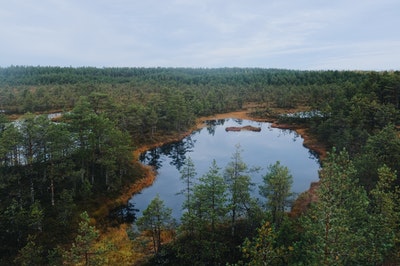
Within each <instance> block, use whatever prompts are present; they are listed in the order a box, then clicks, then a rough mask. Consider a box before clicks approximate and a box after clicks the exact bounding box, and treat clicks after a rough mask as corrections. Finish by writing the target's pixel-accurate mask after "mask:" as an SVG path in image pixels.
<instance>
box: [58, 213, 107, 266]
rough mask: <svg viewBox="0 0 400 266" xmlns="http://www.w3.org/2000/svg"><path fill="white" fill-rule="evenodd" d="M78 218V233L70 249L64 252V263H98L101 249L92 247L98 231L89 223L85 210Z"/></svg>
mask: <svg viewBox="0 0 400 266" xmlns="http://www.w3.org/2000/svg"><path fill="white" fill-rule="evenodd" d="M80 218H81V221H80V222H79V228H78V235H77V236H76V237H75V240H74V242H73V243H72V247H71V249H70V250H68V251H66V252H65V253H64V255H63V259H64V263H65V264H67V265H99V264H98V263H99V260H100V259H101V258H100V257H99V255H100V253H101V251H100V250H96V249H95V248H94V244H95V242H96V240H97V239H98V237H99V231H98V230H97V229H96V227H95V226H93V225H91V224H90V217H89V215H88V214H87V212H83V213H81V215H80Z"/></svg>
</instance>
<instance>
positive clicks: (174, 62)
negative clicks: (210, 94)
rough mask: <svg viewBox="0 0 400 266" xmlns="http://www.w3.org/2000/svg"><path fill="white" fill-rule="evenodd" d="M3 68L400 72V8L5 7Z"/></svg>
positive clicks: (194, 0) (47, 3)
mask: <svg viewBox="0 0 400 266" xmlns="http://www.w3.org/2000/svg"><path fill="white" fill-rule="evenodd" d="M0 4H1V5H0V66H2V67H6V66H10V65H33V66H37V65H41V66H49V65H50V66H73V67H79V66H95V67H158V66H160V67H262V68H285V69H301V70H303V69H304V70H308V69H312V70H315V69H316V70H319V69H339V70H400V1H399V0H0Z"/></svg>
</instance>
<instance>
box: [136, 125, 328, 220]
mask: <svg viewBox="0 0 400 266" xmlns="http://www.w3.org/2000/svg"><path fill="white" fill-rule="evenodd" d="M248 125H249V126H252V127H259V128H261V131H259V132H254V131H235V132H227V131H226V130H225V129H226V128H227V127H241V126H248ZM237 145H240V147H241V150H242V152H241V158H242V159H243V161H244V162H245V163H246V164H247V166H248V167H249V168H251V167H259V168H260V170H259V171H258V172H255V173H252V174H251V177H252V182H253V183H254V184H255V186H254V190H253V192H252V195H253V197H258V198H259V197H260V196H259V194H258V186H259V185H260V184H262V176H263V175H265V174H266V173H267V168H268V166H269V165H271V164H274V163H275V162H276V161H280V163H281V165H284V166H286V167H288V168H289V171H290V173H291V175H292V176H293V185H292V191H293V192H295V193H298V194H300V193H302V192H304V191H306V190H308V189H309V187H310V184H311V183H312V182H314V181H317V180H318V170H319V168H320V164H319V160H318V156H317V155H316V154H315V153H314V152H313V151H311V150H309V149H308V148H306V147H304V146H303V139H302V138H301V136H299V135H298V134H297V133H296V132H295V131H293V130H289V129H278V128H272V127H271V124H270V123H267V122H256V121H251V120H243V119H220V120H210V121H206V126H205V127H203V128H201V129H199V130H196V131H194V132H193V133H192V134H191V135H189V136H187V137H186V138H184V139H182V140H181V141H178V142H175V143H171V144H166V145H163V146H161V147H157V148H154V149H152V150H149V151H146V152H145V153H143V154H141V156H140V161H141V162H142V163H143V164H145V165H151V166H153V167H154V168H155V169H156V171H157V178H156V180H155V181H154V183H153V184H152V185H151V186H150V187H147V188H144V189H143V190H142V191H141V192H140V193H139V194H135V195H133V196H132V198H131V199H130V201H129V202H130V203H131V204H133V205H134V207H135V208H136V209H138V210H139V212H138V213H137V217H140V216H141V212H142V211H143V210H144V209H146V208H147V206H148V204H149V203H150V202H151V200H152V199H153V198H154V197H155V196H156V195H157V194H158V195H159V196H160V198H161V200H163V201H164V204H165V206H166V207H168V208H171V209H172V211H173V212H172V215H173V217H174V218H176V219H178V220H179V217H180V216H181V214H182V203H183V201H184V196H183V195H180V194H177V193H179V192H180V191H181V190H182V189H183V188H184V186H185V185H184V183H183V181H182V180H181V179H180V177H181V174H180V172H179V169H181V167H182V166H183V164H184V161H185V159H186V158H188V157H190V158H191V159H192V161H193V163H194V165H195V168H196V172H197V177H200V176H202V175H204V174H205V173H206V172H207V171H208V170H209V168H210V166H211V163H212V161H213V160H214V159H215V160H216V163H217V165H218V166H219V167H220V168H221V175H222V174H223V170H224V168H225V167H226V166H227V164H228V163H229V162H230V161H231V160H232V155H233V153H234V152H235V151H236V146H237Z"/></svg>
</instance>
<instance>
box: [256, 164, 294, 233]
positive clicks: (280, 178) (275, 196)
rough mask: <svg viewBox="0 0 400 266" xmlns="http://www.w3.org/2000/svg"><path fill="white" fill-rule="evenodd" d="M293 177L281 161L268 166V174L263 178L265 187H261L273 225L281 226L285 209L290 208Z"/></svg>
mask: <svg viewBox="0 0 400 266" xmlns="http://www.w3.org/2000/svg"><path fill="white" fill-rule="evenodd" d="M292 184H293V176H292V175H291V174H290V172H289V169H288V168H287V167H285V166H282V165H281V164H280V162H279V161H277V162H276V163H275V164H273V165H272V164H271V165H269V166H268V172H267V174H266V175H265V176H263V185H260V186H259V189H260V195H262V196H263V197H265V198H266V200H267V202H266V207H267V210H270V211H271V214H272V223H273V224H274V225H275V226H278V227H279V225H280V224H281V222H282V219H283V215H284V212H285V208H288V207H290V204H291V200H292V196H293V193H292V192H291V189H292Z"/></svg>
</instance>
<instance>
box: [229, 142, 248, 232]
mask: <svg viewBox="0 0 400 266" xmlns="http://www.w3.org/2000/svg"><path fill="white" fill-rule="evenodd" d="M235 147H236V150H235V152H234V153H233V155H232V158H231V159H232V161H230V162H229V163H228V165H227V166H226V167H225V171H224V178H225V182H226V184H227V186H228V193H229V194H228V208H229V212H230V216H231V230H232V236H234V235H235V227H236V222H237V219H239V218H241V217H244V215H245V214H246V213H247V212H248V211H249V207H250V206H251V205H252V204H251V203H252V201H253V200H252V198H251V196H250V191H251V188H252V186H253V183H252V182H251V177H250V175H249V172H251V171H250V170H249V169H248V166H247V164H246V163H245V162H243V160H242V157H241V153H242V149H241V147H240V145H239V144H237V145H236V146H235Z"/></svg>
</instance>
